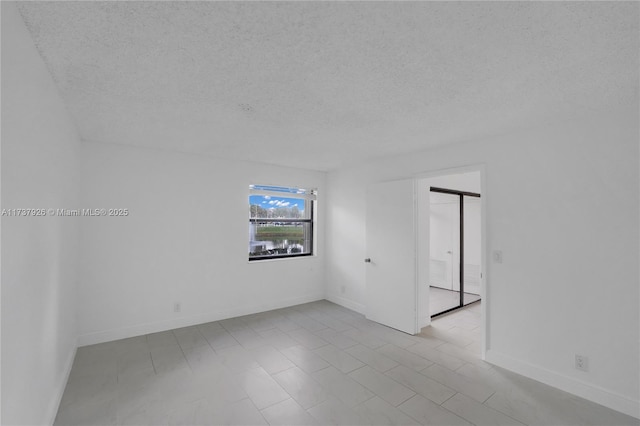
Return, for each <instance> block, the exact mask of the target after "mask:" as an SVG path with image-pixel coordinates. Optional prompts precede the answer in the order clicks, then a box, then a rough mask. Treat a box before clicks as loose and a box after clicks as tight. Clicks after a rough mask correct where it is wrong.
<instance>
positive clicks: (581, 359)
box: [576, 355, 589, 371]
mask: <svg viewBox="0 0 640 426" xmlns="http://www.w3.org/2000/svg"><path fill="white" fill-rule="evenodd" d="M576 370H580V371H589V357H587V356H584V355H576Z"/></svg>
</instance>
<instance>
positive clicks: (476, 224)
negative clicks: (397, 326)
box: [429, 186, 482, 318]
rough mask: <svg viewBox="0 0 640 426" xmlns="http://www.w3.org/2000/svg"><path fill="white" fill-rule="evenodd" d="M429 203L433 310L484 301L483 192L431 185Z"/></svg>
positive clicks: (441, 311)
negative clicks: (482, 259)
mask: <svg viewBox="0 0 640 426" xmlns="http://www.w3.org/2000/svg"><path fill="white" fill-rule="evenodd" d="M429 205H430V217H429V221H430V224H429V229H430V233H429V246H430V249H429V253H430V258H429V312H430V313H431V318H434V317H437V316H439V315H442V314H445V313H448V312H451V311H453V310H456V309H459V308H462V307H463V306H466V305H469V304H471V303H475V302H478V301H480V298H481V297H480V282H481V278H482V277H481V272H480V269H481V268H480V264H481V232H480V229H481V218H480V212H481V205H480V194H479V193H477V192H469V191H460V190H456V189H451V188H442V187H436V186H431V187H430V188H429Z"/></svg>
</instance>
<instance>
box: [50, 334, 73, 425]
mask: <svg viewBox="0 0 640 426" xmlns="http://www.w3.org/2000/svg"><path fill="white" fill-rule="evenodd" d="M77 350H78V344H77V341H76V342H74V344H73V348H72V349H71V351H69V355H68V356H67V362H66V363H65V366H64V371H63V372H62V378H63V380H60V381H59V382H58V383H57V384H56V388H55V389H54V391H53V395H52V397H51V400H50V401H49V408H48V409H47V414H46V417H45V419H46V421H45V422H44V424H49V425H52V424H53V423H54V422H55V421H56V416H57V415H58V409H59V408H60V403H61V402H62V396H63V395H64V390H65V389H66V387H67V382H68V381H69V375H70V374H71V368H72V367H73V361H74V360H75V359H76V352H77Z"/></svg>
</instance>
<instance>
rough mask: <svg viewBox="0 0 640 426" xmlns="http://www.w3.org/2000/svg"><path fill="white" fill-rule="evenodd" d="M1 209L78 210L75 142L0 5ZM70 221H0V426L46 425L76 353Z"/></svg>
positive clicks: (73, 223)
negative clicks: (0, 282) (0, 270)
mask: <svg viewBox="0 0 640 426" xmlns="http://www.w3.org/2000/svg"><path fill="white" fill-rule="evenodd" d="M1 7H2V208H3V209H14V208H75V207H76V205H77V195H78V188H77V156H78V149H79V140H78V137H77V133H76V130H75V128H74V126H73V125H72V124H71V121H70V119H69V116H68V114H67V111H66V109H65V107H64V105H63V103H62V101H61V99H60V97H59V94H58V92H57V89H56V87H55V85H54V82H53V80H52V79H51V77H50V75H49V72H48V71H47V69H46V67H45V65H44V63H43V62H42V60H41V58H40V56H39V54H38V52H37V50H36V48H35V46H34V45H33V42H32V40H31V37H30V36H29V34H28V33H27V30H26V28H25V26H24V24H23V21H22V18H21V17H20V15H19V13H18V12H17V10H16V8H15V5H14V4H12V3H7V2H2V6H1ZM78 231H79V222H78V221H77V220H75V218H56V217H6V216H5V217H3V218H2V408H3V409H2V420H1V422H2V424H7V425H8V424H29V425H35V424H47V423H52V422H53V418H54V416H55V414H56V411H57V408H58V403H59V401H60V398H61V396H62V391H63V390H64V386H65V384H66V379H67V375H68V372H69V369H70V367H71V362H72V361H73V355H74V354H75V348H76V320H75V308H76V297H75V295H76V287H77V285H76V282H77V277H76V269H77V256H78Z"/></svg>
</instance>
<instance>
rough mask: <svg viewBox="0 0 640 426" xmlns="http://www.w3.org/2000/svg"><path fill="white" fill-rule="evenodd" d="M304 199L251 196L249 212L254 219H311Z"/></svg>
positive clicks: (309, 210)
mask: <svg viewBox="0 0 640 426" xmlns="http://www.w3.org/2000/svg"><path fill="white" fill-rule="evenodd" d="M307 204H309V202H307V201H306V200H305V199H303V198H293V197H280V196H273V195H250V196H249V212H250V218H252V219H256V218H258V219H267V218H268V219H276V218H278V219H310V215H311V209H310V208H307Z"/></svg>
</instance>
